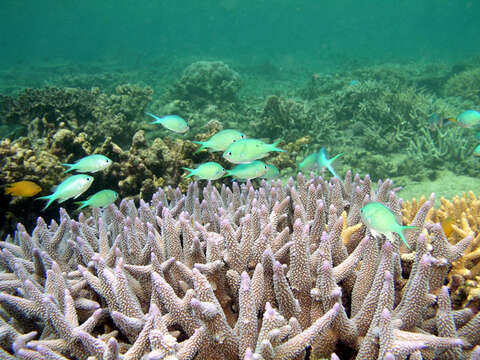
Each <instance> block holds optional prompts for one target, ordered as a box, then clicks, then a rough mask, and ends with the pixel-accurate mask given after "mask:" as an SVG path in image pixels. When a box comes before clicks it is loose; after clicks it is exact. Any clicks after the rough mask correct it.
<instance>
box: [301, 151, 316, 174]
mask: <svg viewBox="0 0 480 360" xmlns="http://www.w3.org/2000/svg"><path fill="white" fill-rule="evenodd" d="M317 157H318V153H313V154H310V155H308V156H307V157H306V158H305V159H303V161H302V162H301V163H299V164H298V165H297V166H298V168H299V169H300V170H304V171H306V170H311V169H314V168H316V167H317Z"/></svg>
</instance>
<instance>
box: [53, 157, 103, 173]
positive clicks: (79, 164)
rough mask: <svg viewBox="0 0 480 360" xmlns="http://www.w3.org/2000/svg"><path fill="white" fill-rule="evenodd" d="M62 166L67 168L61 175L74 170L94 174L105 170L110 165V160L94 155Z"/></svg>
mask: <svg viewBox="0 0 480 360" xmlns="http://www.w3.org/2000/svg"><path fill="white" fill-rule="evenodd" d="M62 165H63V166H69V168H68V169H67V170H65V171H64V172H63V173H68V172H70V171H72V170H75V171H77V172H80V173H84V172H89V173H96V172H98V171H102V170H105V169H106V168H108V167H109V166H110V165H112V160H110V159H109V158H108V157H106V156H105V155H100V154H94V155H88V156H85V157H84V158H81V159H80V160H77V161H75V163H74V164H62Z"/></svg>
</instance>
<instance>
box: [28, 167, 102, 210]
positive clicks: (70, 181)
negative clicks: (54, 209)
mask: <svg viewBox="0 0 480 360" xmlns="http://www.w3.org/2000/svg"><path fill="white" fill-rule="evenodd" d="M92 183H93V177H91V176H89V175H83V174H81V175H73V176H70V177H68V178H66V179H65V180H63V181H62V182H61V183H60V184H59V185H58V186H57V187H56V188H55V190H54V192H53V194H51V195H48V196H41V197H38V198H36V199H35V200H48V202H47V204H46V205H45V207H44V208H43V210H42V211H44V210H46V209H47V208H48V207H49V206H50V204H51V203H52V202H54V201H55V200H58V202H59V203H62V202H64V201H66V200H68V199H71V198H74V199H76V198H77V197H79V196H80V195H82V194H83V193H84V192H85V191H87V190H88V188H89V187H90V186H91V185H92Z"/></svg>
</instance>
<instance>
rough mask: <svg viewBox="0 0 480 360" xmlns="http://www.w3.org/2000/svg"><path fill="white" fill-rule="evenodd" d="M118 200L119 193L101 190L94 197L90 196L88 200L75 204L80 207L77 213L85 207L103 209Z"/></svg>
mask: <svg viewBox="0 0 480 360" xmlns="http://www.w3.org/2000/svg"><path fill="white" fill-rule="evenodd" d="M117 199H118V193H117V192H116V191H113V190H108V189H106V190H100V191H99V192H96V193H95V194H93V195H92V196H90V197H89V198H88V199H87V200H83V201H77V202H75V204H77V205H80V206H79V207H78V208H77V211H78V210H80V209H83V208H84V207H87V206H88V207H91V208H94V207H95V208H103V207H106V206H108V205H110V204H113V203H114V202H115V201H116V200H117Z"/></svg>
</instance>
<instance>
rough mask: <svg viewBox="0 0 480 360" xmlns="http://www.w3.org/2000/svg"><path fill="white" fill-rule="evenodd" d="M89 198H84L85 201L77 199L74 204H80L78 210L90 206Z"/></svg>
mask: <svg viewBox="0 0 480 360" xmlns="http://www.w3.org/2000/svg"><path fill="white" fill-rule="evenodd" d="M87 201H88V200H84V201H75V202H74V204H75V205H80V206H79V207H78V208H77V210H76V211H80V210H81V209H83V208H84V207H87V206H88V203H87Z"/></svg>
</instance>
